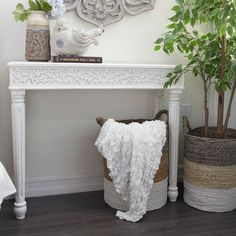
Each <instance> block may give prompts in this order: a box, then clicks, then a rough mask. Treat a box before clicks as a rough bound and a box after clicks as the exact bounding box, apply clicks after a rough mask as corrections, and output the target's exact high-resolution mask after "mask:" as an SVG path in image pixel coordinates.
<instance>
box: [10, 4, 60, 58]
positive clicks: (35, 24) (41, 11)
mask: <svg viewBox="0 0 236 236" xmlns="http://www.w3.org/2000/svg"><path fill="white" fill-rule="evenodd" d="M64 12H65V8H64V4H63V0H48V1H46V0H29V8H28V9H25V7H24V6H23V4H22V3H18V4H17V6H16V10H15V11H14V12H13V14H14V16H15V19H16V21H25V20H27V27H26V44H25V58H26V60H28V61H49V60H50V59H51V49H50V31H49V20H48V17H58V16H61V15H63V14H64Z"/></svg>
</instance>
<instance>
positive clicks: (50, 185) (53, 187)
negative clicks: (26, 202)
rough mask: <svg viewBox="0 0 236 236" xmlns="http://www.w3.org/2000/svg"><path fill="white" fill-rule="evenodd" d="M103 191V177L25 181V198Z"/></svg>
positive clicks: (74, 176) (56, 177)
mask: <svg viewBox="0 0 236 236" xmlns="http://www.w3.org/2000/svg"><path fill="white" fill-rule="evenodd" d="M102 189H103V176H83V175H81V174H78V175H71V176H50V177H40V178H28V179H26V197H39V196H49V195H58V194H67V193H78V192H89V191H97V190H102Z"/></svg>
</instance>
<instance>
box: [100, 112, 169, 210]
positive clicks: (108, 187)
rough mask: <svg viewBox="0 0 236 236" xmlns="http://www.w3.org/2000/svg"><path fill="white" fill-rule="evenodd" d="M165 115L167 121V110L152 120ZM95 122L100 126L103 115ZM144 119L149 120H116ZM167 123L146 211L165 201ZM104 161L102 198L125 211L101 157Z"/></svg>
mask: <svg viewBox="0 0 236 236" xmlns="http://www.w3.org/2000/svg"><path fill="white" fill-rule="evenodd" d="M163 116H166V122H167V121H168V111H167V110H161V111H160V112H158V113H157V114H156V116H155V118H154V119H153V120H158V119H161V118H162V117H163ZM96 120H97V123H98V124H99V125H100V126H103V124H104V123H105V122H106V119H105V118H103V117H98V118H97V119H96ZM145 121H151V120H148V119H131V120H118V121H117V122H121V123H125V124H129V123H131V122H138V123H143V122H145ZM168 156H169V155H168V123H167V141H166V143H165V146H164V147H163V153H162V158H161V163H160V165H159V169H158V171H157V172H156V175H155V177H154V184H153V187H152V189H151V192H150V195H149V199H148V202H147V211H152V210H156V209H159V208H161V207H162V206H164V205H165V204H166V202H167V184H168V181H167V180H168ZM103 163H104V200H105V202H106V203H107V204H108V205H109V206H111V207H112V208H115V209H118V210H122V211H126V210H128V209H129V206H128V204H127V203H126V202H125V201H123V199H122V198H121V196H120V195H119V194H118V193H117V192H116V190H115V187H114V184H113V182H112V179H111V177H110V175H109V173H110V171H109V169H108V167H107V163H106V159H105V158H104V159H103Z"/></svg>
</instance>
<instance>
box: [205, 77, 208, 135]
mask: <svg viewBox="0 0 236 236" xmlns="http://www.w3.org/2000/svg"><path fill="white" fill-rule="evenodd" d="M207 92H208V89H207V83H206V81H204V112H205V126H204V135H205V137H208V128H209V109H208V97H207Z"/></svg>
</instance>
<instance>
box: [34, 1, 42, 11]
mask: <svg viewBox="0 0 236 236" xmlns="http://www.w3.org/2000/svg"><path fill="white" fill-rule="evenodd" d="M35 3H36V4H37V7H38V11H41V10H42V8H41V4H40V2H39V0H35Z"/></svg>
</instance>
